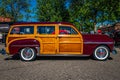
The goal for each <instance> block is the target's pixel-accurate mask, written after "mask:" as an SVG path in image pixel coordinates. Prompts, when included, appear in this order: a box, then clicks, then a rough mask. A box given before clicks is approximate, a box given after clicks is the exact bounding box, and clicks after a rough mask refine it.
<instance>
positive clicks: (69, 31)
mask: <svg viewBox="0 0 120 80" xmlns="http://www.w3.org/2000/svg"><path fill="white" fill-rule="evenodd" d="M59 34H68V35H72V34H78V33H77V32H76V31H75V30H74V29H73V28H72V27H69V26H60V27H59Z"/></svg>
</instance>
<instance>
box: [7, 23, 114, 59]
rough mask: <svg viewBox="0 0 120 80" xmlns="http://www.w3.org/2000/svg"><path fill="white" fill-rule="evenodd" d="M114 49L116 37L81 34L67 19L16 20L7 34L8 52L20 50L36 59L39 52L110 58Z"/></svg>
mask: <svg viewBox="0 0 120 80" xmlns="http://www.w3.org/2000/svg"><path fill="white" fill-rule="evenodd" d="M113 51H114V41H113V39H111V38H109V37H108V36H106V35H98V34H94V35H93V34H92V35H90V34H89V35H88V34H81V33H80V32H79V31H78V30H77V29H76V28H75V27H74V25H72V24H70V23H64V22H61V23H60V22H41V23H40V22H36V23H35V22H33V23H30V22H27V23H15V24H13V25H12V26H11V27H10V30H9V33H8V35H7V38H6V53H7V54H10V55H15V54H19V56H20V58H21V60H23V61H31V60H35V59H36V56H38V55H40V56H42V55H49V56H50V55H55V56H59V55H62V56H66V55H67V56H69V55H72V56H74V55H75V56H93V57H94V58H95V59H97V60H106V59H108V57H109V56H110V52H113ZM114 52H115V51H114Z"/></svg>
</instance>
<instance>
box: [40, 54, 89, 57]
mask: <svg viewBox="0 0 120 80" xmlns="http://www.w3.org/2000/svg"><path fill="white" fill-rule="evenodd" d="M38 56H68V57H88V56H90V55H78V54H39V55H38Z"/></svg>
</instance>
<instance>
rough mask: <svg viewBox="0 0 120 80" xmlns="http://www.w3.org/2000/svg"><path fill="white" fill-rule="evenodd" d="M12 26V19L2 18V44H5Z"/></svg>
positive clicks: (0, 36)
mask: <svg viewBox="0 0 120 80" xmlns="http://www.w3.org/2000/svg"><path fill="white" fill-rule="evenodd" d="M10 24H11V19H10V18H5V17H0V42H5V39H6V35H7V32H8V30H9V26H10Z"/></svg>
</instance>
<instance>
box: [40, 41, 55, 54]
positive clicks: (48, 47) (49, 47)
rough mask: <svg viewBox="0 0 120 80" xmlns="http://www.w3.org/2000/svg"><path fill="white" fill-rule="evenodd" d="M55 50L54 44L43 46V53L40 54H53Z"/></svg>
mask: <svg viewBox="0 0 120 80" xmlns="http://www.w3.org/2000/svg"><path fill="white" fill-rule="evenodd" d="M55 51H56V48H55V44H54V43H53V44H50V43H48V44H43V53H41V54H55Z"/></svg>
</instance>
